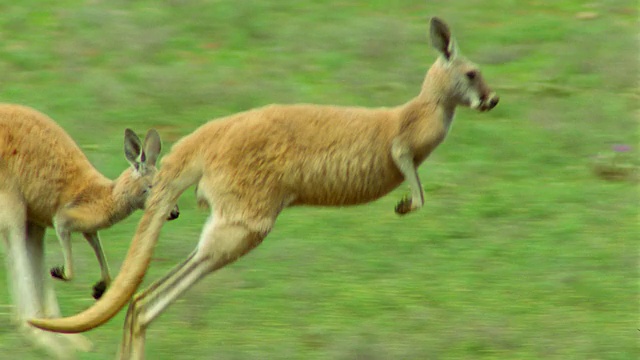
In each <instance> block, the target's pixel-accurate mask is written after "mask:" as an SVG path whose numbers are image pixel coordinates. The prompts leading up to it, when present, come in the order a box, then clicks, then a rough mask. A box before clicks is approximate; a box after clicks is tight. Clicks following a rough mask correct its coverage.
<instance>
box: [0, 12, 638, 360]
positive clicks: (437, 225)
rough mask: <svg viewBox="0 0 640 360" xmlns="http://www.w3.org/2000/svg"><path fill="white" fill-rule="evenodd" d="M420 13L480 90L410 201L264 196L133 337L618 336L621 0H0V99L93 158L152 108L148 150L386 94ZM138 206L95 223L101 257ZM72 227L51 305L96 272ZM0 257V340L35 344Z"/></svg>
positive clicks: (159, 261)
mask: <svg viewBox="0 0 640 360" xmlns="http://www.w3.org/2000/svg"><path fill="white" fill-rule="evenodd" d="M432 15H439V16H441V17H443V18H444V19H445V20H447V22H448V23H449V24H450V25H451V27H452V30H453V32H454V34H455V36H456V37H457V39H458V43H459V45H460V48H461V50H462V52H463V53H464V54H465V55H467V56H468V57H469V58H470V59H472V60H473V61H475V62H477V63H479V64H480V65H481V67H482V69H483V72H484V75H485V77H486V78H487V81H488V82H489V83H490V84H491V85H492V86H493V87H494V88H495V89H496V90H497V91H498V92H499V93H500V96H501V102H500V104H499V105H498V107H497V108H496V109H495V110H493V111H492V112H490V113H486V114H479V113H476V112H474V111H471V110H468V109H461V110H459V112H458V115H457V119H456V121H455V125H454V126H453V131H452V133H451V134H450V135H449V138H448V139H447V141H446V142H445V143H444V144H443V145H441V147H440V148H438V150H437V151H436V152H435V153H434V154H433V155H432V157H431V158H430V159H429V160H427V162H426V163H425V164H424V165H423V166H422V168H421V175H422V179H423V182H424V186H425V188H426V192H427V203H426V205H425V207H424V208H423V209H422V210H421V211H420V212H418V213H416V214H413V215H411V216H408V217H404V218H399V217H397V216H396V215H395V214H394V213H393V208H394V206H395V204H396V202H397V200H398V199H399V198H400V197H401V196H402V195H403V194H404V193H405V192H406V191H407V189H405V188H401V189H400V190H398V191H396V192H394V193H393V194H391V195H390V196H388V197H386V198H384V199H381V200H380V201H378V202H375V203H373V204H370V205H366V206H362V207H356V208H348V209H316V208H304V209H292V210H288V211H285V213H284V214H283V215H282V216H281V217H280V219H279V221H278V224H277V226H276V228H275V230H274V231H273V233H272V234H271V235H270V236H269V237H268V239H267V240H266V241H265V243H264V244H263V245H262V246H260V247H259V248H258V249H256V250H255V251H254V252H253V253H252V254H250V255H249V256H247V257H245V258H243V259H242V260H241V261H239V262H238V263H236V264H234V265H232V266H231V267H228V268H225V269H223V270H222V271H220V272H218V273H217V274H215V275H213V276H210V277H208V278H207V279H206V280H204V281H203V282H202V283H200V284H199V285H198V286H196V287H195V288H194V289H192V290H191V291H190V292H189V293H188V295H187V296H185V297H184V298H182V299H181V300H180V301H178V302H177V303H176V304H175V305H174V306H173V307H171V308H170V309H169V310H168V311H167V312H166V314H165V315H163V316H162V317H161V318H160V319H159V320H158V321H157V322H155V323H154V324H153V325H152V326H151V328H150V330H149V331H148V345H147V346H148V348H147V356H148V358H149V359H173V360H178V359H370V360H375V359H426V358H429V359H452V358H465V359H475V358H494V359H495V358H504V359H636V358H638V357H639V356H640V351H639V342H638V336H639V335H638V334H639V333H638V330H637V328H638V325H637V320H638V300H639V298H638V262H637V261H638V257H637V255H638V240H639V236H638V235H639V232H638V230H639V228H638V200H639V198H638V191H637V190H638V184H637V176H636V175H637V166H638V164H637V160H638V154H639V152H638V147H637V145H638V120H639V117H640V107H639V106H638V103H639V100H640V92H639V90H638V89H639V87H638V78H639V77H638V75H639V71H638V69H639V63H638V54H639V49H638V43H637V39H638V4H637V1H631V0H601V1H598V0H594V1H590V2H584V1H578V0H572V1H568V0H566V1H509V0H488V1H468V0H467V1H462V0H447V1H418V0H411V1H410V0H395V1H391V0H389V1H380V0H377V1H364V0H358V1H355V0H354V1H350V2H349V1H338V0H327V1H300V0H296V1H292V0H255V1H248V0H238V1H227V0H218V1H203V0H200V1H198V0H172V1H151V0H141V1H122V0H115V1H100V0H93V1H83V2H79V1H71V0H57V1H50V0H46V1H44V0H42V1H36V0H21V1H7V0H2V1H0V74H2V76H1V77H0V78H1V79H2V81H1V82H0V101H2V102H14V103H21V104H26V105H30V106H33V107H35V108H37V109H39V110H41V111H43V112H45V113H47V114H48V115H50V116H52V117H53V118H54V119H56V120H57V121H58V122H59V123H60V124H62V126H63V127H64V128H65V129H66V130H67V131H68V132H69V133H70V134H71V135H72V136H73V137H74V138H75V139H76V140H77V141H78V143H79V144H80V145H81V147H82V148H83V149H84V150H85V151H86V153H87V155H88V156H89V158H90V159H91V161H92V162H93V163H94V164H95V165H96V167H97V168H98V169H100V170H101V171H103V172H104V173H106V174H107V175H109V176H111V177H115V176H117V174H118V173H119V172H120V171H121V169H122V168H123V167H124V166H125V165H126V163H125V160H124V158H123V156H122V134H123V130H124V128H125V127H132V128H134V129H135V130H136V131H138V132H139V133H143V132H144V131H146V129H147V128H149V127H156V128H157V129H158V130H159V131H160V134H161V136H162V137H163V139H164V141H165V152H166V151H167V150H168V148H169V147H170V145H171V143H172V142H174V141H175V140H176V139H178V138H180V137H181V136H183V135H185V134H188V133H190V132H191V131H192V130H193V129H195V128H196V127H197V126H199V125H200V124H202V123H204V122H205V121H207V120H209V119H212V118H215V117H218V116H222V115H227V114H230V113H233V112H238V111H242V110H246V109H249V108H252V107H257V106H261V105H265V104H268V103H273V102H277V103H293V102H310V103H332V104H342V105H362V106H393V105H398V104H401V103H403V102H405V101H406V100H408V99H410V98H411V97H413V96H415V95H416V94H417V93H418V91H419V87H420V84H421V82H422V79H423V76H424V73H425V72H426V69H427V68H428V66H429V65H430V64H431V63H432V62H433V60H434V59H435V56H436V54H435V51H433V50H431V49H430V47H429V46H428V43H427V39H428V37H427V31H428V22H427V20H428V18H429V16H432ZM318 136H322V134H318ZM620 146H623V147H620ZM622 150H624V151H622ZM612 151H613V152H624V156H623V157H621V159H622V160H621V161H622V163H620V162H618V163H614V162H615V161H618V160H616V159H618V157H617V154H614V155H611V154H612V153H611V152H612ZM603 154H604V155H603ZM602 164H604V166H605V167H604V168H605V169H607V168H608V167H609V166H613V167H614V169H618V168H623V169H631V170H629V171H630V174H631V175H630V176H613V177H611V176H604V175H602V174H603V172H602V171H601V170H602V168H603V167H602V166H603V165H602ZM625 171H626V170H625ZM614 173H615V171H614ZM634 174H636V175H634ZM0 206H2V204H0ZM180 206H181V210H182V215H181V218H180V219H179V220H178V221H175V222H172V223H168V224H166V225H165V227H164V230H163V234H162V237H161V240H160V244H159V245H158V247H157V249H156V253H155V258H154V261H153V262H152V267H151V269H150V271H149V273H148V275H147V278H146V283H149V282H150V281H152V280H153V279H156V278H158V277H159V276H161V275H162V274H164V273H165V272H166V271H168V270H169V269H170V268H171V267H172V266H173V265H174V264H175V263H177V262H178V261H179V260H181V259H182V258H184V257H185V256H186V255H187V254H188V253H189V252H190V251H191V249H192V248H193V247H194V246H195V244H196V241H197V238H198V234H199V231H200V228H201V226H202V224H203V221H204V219H205V218H206V216H207V213H205V212H203V211H201V210H197V207H196V206H195V204H194V199H193V194H192V192H191V191H189V192H188V193H186V194H185V195H184V196H183V198H182V199H181V202H180ZM139 216H140V214H139V213H138V214H136V215H135V216H133V217H132V218H130V219H129V220H127V221H125V222H123V223H121V224H119V225H118V226H116V227H114V228H112V229H110V230H108V231H104V232H102V238H103V244H104V246H105V250H106V252H107V255H108V257H109V260H110V263H111V266H112V268H113V270H114V273H115V272H117V270H118V268H119V266H120V264H121V261H122V259H123V258H124V254H125V252H126V250H127V247H128V243H129V241H130V239H131V236H132V234H133V233H134V230H135V226H136V224H137V220H138V219H139ZM47 239H48V240H47V241H48V261H47V264H48V265H53V264H58V263H60V261H61V252H60V250H59V246H58V244H57V241H56V239H55V236H54V234H53V233H52V232H51V231H49V233H48V235H47ZM74 240H75V247H74V251H75V256H76V264H77V268H78V270H77V273H78V274H79V276H77V277H76V279H74V281H72V282H70V283H57V284H56V288H57V291H58V295H59V300H60V302H61V305H62V306H63V312H64V313H65V314H71V313H75V312H78V311H79V310H81V309H83V308H85V307H88V306H89V305H90V303H91V302H92V301H93V299H92V298H91V295H90V292H91V285H92V284H93V282H94V281H96V280H97V279H98V277H99V269H98V265H97V261H96V260H95V258H94V256H93V254H92V252H91V250H90V248H89V246H87V244H86V243H85V242H84V240H83V239H82V238H81V236H78V235H77V236H74ZM1 251H3V250H1ZM2 255H3V256H4V253H3V254H2ZM2 272H3V274H4V273H6V271H4V270H2ZM5 278H6V276H1V277H0V305H1V307H0V358H2V359H18V358H19V359H25V360H27V359H39V358H44V357H45V355H44V354H43V353H41V352H40V351H38V350H35V349H32V348H29V347H28V346H26V342H24V341H23V339H22V338H20V337H19V336H18V335H17V334H15V328H14V327H12V325H11V324H10V304H11V301H10V298H9V292H8V289H7V284H6V282H5ZM123 315H124V314H120V315H119V316H118V317H116V318H115V319H114V320H112V321H111V322H109V323H108V324H107V325H105V326H103V327H101V328H99V329H96V330H94V331H91V332H89V333H88V334H87V336H88V337H90V338H91V340H92V341H93V342H94V343H95V345H96V348H95V351H94V352H92V353H86V354H79V358H81V359H111V358H113V357H114V355H115V353H116V350H117V346H118V344H119V341H120V336H121V326H122V322H123Z"/></svg>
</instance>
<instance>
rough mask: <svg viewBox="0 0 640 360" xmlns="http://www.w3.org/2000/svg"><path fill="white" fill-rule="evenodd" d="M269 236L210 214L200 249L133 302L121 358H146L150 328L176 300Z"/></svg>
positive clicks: (130, 359)
mask: <svg viewBox="0 0 640 360" xmlns="http://www.w3.org/2000/svg"><path fill="white" fill-rule="evenodd" d="M266 235H267V232H264V231H254V230H252V229H251V228H250V227H249V226H246V225H244V224H235V223H234V224H230V223H225V222H224V221H223V220H221V221H217V220H216V218H215V217H213V216H212V217H210V218H209V220H208V221H207V223H206V225H205V228H204V231H203V233H202V235H201V237H200V241H199V243H198V246H197V247H196V250H195V251H194V252H193V253H192V254H191V255H190V256H189V257H188V258H187V259H186V260H185V261H184V262H183V263H181V264H180V265H178V266H177V267H176V268H174V269H173V270H171V272H170V273H169V274H168V275H167V276H165V277H163V278H162V279H160V280H158V281H156V282H155V283H153V284H151V286H150V287H149V288H147V289H146V290H144V291H142V292H141V293H140V294H138V295H137V296H136V297H135V298H134V299H133V300H132V301H131V304H130V305H129V309H128V311H127V317H126V319H125V325H124V333H123V339H122V344H121V348H120V359H127V360H133V359H136V360H138V359H143V358H144V343H145V332H146V328H147V327H148V326H149V324H151V322H152V321H153V320H154V319H155V318H157V317H158V316H159V315H160V314H161V313H162V312H163V311H164V310H165V309H166V308H167V307H168V306H169V305H170V304H171V303H172V302H174V301H175V300H176V299H178V298H179V297H180V296H181V295H182V294H183V293H185V292H186V291H187V290H188V289H189V288H190V287H191V286H193V285H194V284H195V283H197V282H198V281H199V280H200V279H202V278H203V277H205V276H206V275H207V274H209V273H211V272H213V271H215V270H218V269H220V268H222V267H224V266H226V265H228V264H230V263H232V262H234V261H235V260H236V259H238V258H240V257H241V256H243V255H244V254H246V253H248V252H249V251H251V249H253V248H255V247H256V246H257V245H258V244H260V242H262V239H263V238H264V237H265V236H266Z"/></svg>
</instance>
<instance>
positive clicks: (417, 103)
mask: <svg viewBox="0 0 640 360" xmlns="http://www.w3.org/2000/svg"><path fill="white" fill-rule="evenodd" d="M430 35H431V41H432V43H433V46H434V47H435V48H436V50H438V51H439V53H440V56H439V57H438V59H437V60H436V62H435V63H434V64H433V65H432V66H431V68H430V69H429V71H428V73H427V75H426V78H425V80H424V83H423V85H422V90H421V92H420V94H419V95H418V96H417V97H415V98H413V99H411V100H410V101H409V102H407V103H405V104H403V105H400V106H397V107H392V108H378V109H366V108H359V107H337V106H319V105H271V106H267V107H263V108H259V109H255V110H251V111H247V112H243V113H240V114H236V115H232V116H229V117H226V118H223V119H220V120H217V121H210V122H208V123H206V124H204V125H203V126H201V127H200V128H199V129H197V130H196V131H194V132H193V133H192V134H190V135H188V136H186V137H184V138H183V139H181V140H180V141H179V142H178V143H176V144H175V145H174V146H173V148H172V150H171V152H170V153H169V154H168V155H167V156H165V157H164V159H163V160H162V166H161V168H160V170H159V172H158V174H157V175H156V178H155V182H154V184H155V185H154V192H153V193H152V194H151V196H150V198H149V200H148V202H147V210H146V211H145V213H144V215H143V217H142V219H141V220H140V223H139V225H138V229H137V232H136V234H135V236H134V238H133V241H132V243H131V247H130V249H129V253H128V254H127V257H126V259H125V261H124V263H123V265H122V268H121V270H120V273H119V274H118V276H117V277H116V279H115V281H114V282H113V284H112V285H111V287H110V290H108V291H107V293H106V294H105V295H104V297H103V298H102V299H101V300H99V301H98V302H96V303H95V304H94V305H93V306H92V307H91V308H89V309H87V310H85V311H84V312H82V313H80V314H78V315H75V316H72V317H68V318H63V319H33V320H31V323H32V324H34V325H35V326H37V327H39V328H42V329H47V330H52V331H57V332H67V333H74V332H82V331H86V330H89V329H92V328H94V327H96V326H99V325H101V324H103V323H105V322H106V321H108V320H109V319H110V318H112V317H113V316H114V315H115V314H116V313H117V312H118V311H119V310H120V309H121V308H122V307H123V306H124V305H125V304H126V303H127V302H129V299H130V298H131V296H132V295H133V293H134V292H135V291H136V289H137V287H138V286H139V284H140V283H141V281H142V279H143V277H144V275H145V272H146V269H147V267H148V266H149V261H150V259H151V255H152V253H153V248H154V246H155V244H156V242H157V240H158V237H159V234H160V229H161V227H162V225H163V223H164V222H165V218H166V215H167V214H168V213H169V211H170V210H171V208H172V206H173V204H174V203H175V202H176V201H177V199H178V197H179V196H180V195H181V194H182V193H183V192H184V191H185V190H186V189H187V188H188V187H190V186H191V185H194V184H197V194H198V197H199V200H200V201H201V202H205V203H208V204H209V205H210V206H211V209H212V210H211V215H210V217H209V219H208V221H207V223H206V224H205V227H204V230H203V232H202V234H201V236H200V240H199V243H198V245H197V247H196V249H195V251H194V252H193V253H192V254H191V255H190V256H189V257H188V258H187V259H186V260H185V261H184V262H183V263H181V264H180V265H179V266H177V267H176V268H174V269H173V270H171V271H170V272H169V273H168V274H167V275H166V276H165V277H163V278H162V279H160V280H158V281H156V282H155V283H153V284H152V285H151V286H150V287H149V288H147V289H146V290H144V291H142V292H141V293H140V294H139V295H137V296H136V297H135V298H134V299H133V300H132V301H131V303H130V306H129V310H128V313H127V318H126V321H125V326H124V338H123V342H122V345H121V349H120V358H121V359H142V358H143V357H144V342H145V332H146V329H147V327H148V326H149V324H150V323H151V322H152V321H153V320H154V319H155V318H156V317H157V316H158V315H160V313H161V312H162V311H163V310H164V309H165V308H166V307H167V306H168V305H169V304H171V303H172V302H173V301H175V300H176V299H177V298H178V297H179V296H180V295H181V294H182V293H184V292H185V291H186V290H187V289H188V288H189V287H191V286H192V285H193V284H194V283H196V282H197V281H198V280H199V279H201V278H203V277H204V276H205V275H207V274H209V273H211V272H213V271H215V270H217V269H220V268H221V267H223V266H225V265H227V264H230V263H232V262H233V261H235V260H236V259H238V258H239V257H241V256H243V255H244V254H246V253H248V252H249V251H250V250H251V249H253V248H254V247H256V246H257V245H258V244H260V243H261V242H262V240H263V239H264V238H265V236H267V234H268V233H269V232H270V231H271V228H272V226H273V224H274V221H275V219H276V217H277V216H278V214H279V213H280V212H281V211H282V210H283V209H284V208H286V207H290V206H298V205H313V206H344V205H355V204H362V203H366V202H370V201H373V200H376V199H378V198H380V197H381V196H384V195H385V194H387V193H389V192H390V191H391V190H392V189H394V188H396V187H397V186H398V185H400V184H401V183H402V181H406V182H407V183H408V185H409V187H410V189H411V197H409V198H405V199H403V200H401V201H400V202H399V203H398V206H397V207H396V209H395V211H396V212H397V213H398V214H406V213H409V212H412V211H415V210H417V209H419V208H420V207H422V206H423V204H424V192H423V189H422V186H421V184H420V179H419V178H418V173H417V167H418V166H419V165H420V164H421V163H422V162H423V161H424V160H425V159H426V158H427V156H428V155H429V154H430V153H431V152H432V151H433V150H434V149H435V148H436V147H437V146H438V145H439V144H440V143H441V142H442V141H443V140H444V138H445V136H446V135H447V132H448V130H449V127H450V125H451V121H452V120H453V115H454V111H455V109H456V107H457V106H458V105H464V106H469V107H471V108H474V109H477V110H480V111H486V110H490V109H492V108H493V107H495V106H496V104H497V103H498V96H496V94H494V93H493V92H492V91H491V90H490V89H489V87H488V86H487V84H486V83H485V81H484V79H483V77H482V75H481V74H480V71H479V70H478V68H477V66H476V65H474V64H473V63H471V62H469V61H468V60H466V59H465V58H463V57H462V56H461V55H460V54H458V51H457V49H456V46H455V44H454V41H453V38H452V37H451V34H450V32H449V28H448V27H447V25H446V24H445V23H444V22H443V21H442V20H440V19H438V18H432V19H431V32H430Z"/></svg>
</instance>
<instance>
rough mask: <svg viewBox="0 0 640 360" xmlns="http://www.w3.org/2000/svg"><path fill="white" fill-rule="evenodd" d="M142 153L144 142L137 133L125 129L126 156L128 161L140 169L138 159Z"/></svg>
mask: <svg viewBox="0 0 640 360" xmlns="http://www.w3.org/2000/svg"><path fill="white" fill-rule="evenodd" d="M141 153H142V142H141V141H140V138H139V137H138V135H136V133H134V132H133V130H131V129H125V131H124V156H125V157H126V158H127V161H128V162H129V163H130V164H131V165H132V166H133V167H134V168H136V170H137V169H138V167H139V165H140V163H139V162H138V157H139V156H140V154H141Z"/></svg>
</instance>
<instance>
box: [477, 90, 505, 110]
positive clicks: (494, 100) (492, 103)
mask: <svg viewBox="0 0 640 360" xmlns="http://www.w3.org/2000/svg"><path fill="white" fill-rule="evenodd" d="M499 101H500V97H499V96H498V95H497V94H495V93H491V94H490V95H488V96H483V97H482V98H481V99H480V106H479V110H480V111H489V110H491V109H493V108H494V107H496V105H498V102H499Z"/></svg>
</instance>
